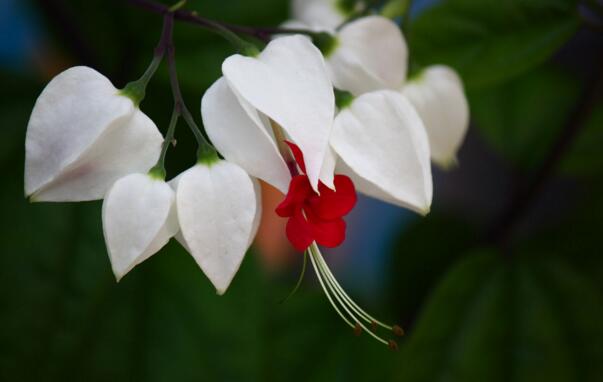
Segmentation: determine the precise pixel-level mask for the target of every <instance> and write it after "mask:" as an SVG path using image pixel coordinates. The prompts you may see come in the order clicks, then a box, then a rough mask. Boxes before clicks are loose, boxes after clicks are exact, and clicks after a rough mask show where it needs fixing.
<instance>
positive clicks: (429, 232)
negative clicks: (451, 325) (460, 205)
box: [389, 213, 477, 326]
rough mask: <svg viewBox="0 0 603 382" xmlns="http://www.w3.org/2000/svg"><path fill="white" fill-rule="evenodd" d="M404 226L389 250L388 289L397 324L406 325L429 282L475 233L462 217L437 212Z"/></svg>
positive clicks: (468, 245) (445, 269) (424, 293)
mask: <svg viewBox="0 0 603 382" xmlns="http://www.w3.org/2000/svg"><path fill="white" fill-rule="evenodd" d="M405 228H406V229H405V230H404V232H403V233H402V234H401V235H400V237H399V239H398V241H397V243H396V246H395V248H394V250H393V252H392V256H391V258H392V262H393V264H392V266H391V276H390V279H391V285H390V288H389V290H390V291H391V292H390V294H391V296H390V301H391V305H392V306H395V307H396V309H397V312H398V316H399V317H401V318H402V321H401V324H404V326H408V325H409V324H410V323H411V321H412V320H413V319H414V318H415V314H416V312H417V311H418V310H419V308H420V306H421V305H422V303H423V302H424V300H425V298H427V296H428V295H429V293H430V292H431V288H433V285H434V284H435V283H436V282H437V281H438V280H439V279H440V278H441V277H442V276H443V275H444V274H445V273H446V271H447V270H448V269H449V267H450V266H451V265H453V264H455V263H456V261H458V260H459V259H460V258H461V256H462V255H463V254H464V252H465V251H466V250H467V249H468V248H470V247H471V246H472V245H473V243H474V242H475V241H476V240H477V233H476V231H475V229H474V227H472V225H471V224H469V223H467V222H466V221H463V220H461V219H459V218H455V217H452V216H447V215H442V214H437V213H432V214H429V215H428V216H427V217H425V218H424V219H418V220H416V221H415V222H414V223H413V224H412V225H410V226H409V227H405ZM434 238H437V239H434Z"/></svg>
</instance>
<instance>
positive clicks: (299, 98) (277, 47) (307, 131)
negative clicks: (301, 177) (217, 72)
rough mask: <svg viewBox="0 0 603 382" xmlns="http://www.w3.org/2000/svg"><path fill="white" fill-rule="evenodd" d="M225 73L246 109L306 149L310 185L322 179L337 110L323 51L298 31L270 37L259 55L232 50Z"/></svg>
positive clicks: (315, 185)
mask: <svg viewBox="0 0 603 382" xmlns="http://www.w3.org/2000/svg"><path fill="white" fill-rule="evenodd" d="M222 72H223V73H224V77H225V78H226V80H227V81H228V85H229V87H230V88H231V90H232V91H233V93H234V94H235V95H236V96H237V97H239V99H240V100H241V101H243V102H242V106H243V108H244V109H245V110H246V111H247V112H248V114H250V118H252V119H254V118H257V117H254V116H253V113H251V112H250V110H249V107H247V106H246V103H248V105H249V106H253V108H255V109H257V110H258V111H259V112H260V113H262V114H264V115H265V116H267V117H268V118H270V119H271V120H273V121H275V122H276V123H277V124H278V125H280V126H281V127H282V128H283V129H284V130H285V132H286V133H287V135H288V137H289V138H290V139H291V140H292V141H293V143H295V144H297V145H298V146H299V148H300V149H301V151H302V152H303V154H304V159H305V162H306V172H307V175H308V178H309V180H310V184H311V185H312V187H314V189H318V180H319V177H320V171H321V168H322V163H323V160H324V156H325V152H326V150H327V147H328V142H329V136H330V135H331V128H332V125H333V118H334V114H335V97H334V94H333V88H332V86H331V82H330V80H329V76H328V73H327V69H326V65H325V62H324V59H323V57H322V54H321V53H320V51H319V50H318V49H317V48H316V47H315V46H314V45H312V43H311V42H310V41H308V39H307V38H305V37H303V36H299V35H295V36H287V37H281V38H277V39H275V40H272V41H271V42H270V43H269V44H268V45H267V46H266V48H265V49H264V51H262V53H261V54H260V55H259V56H258V57H257V58H252V57H245V56H241V55H234V56H231V57H228V58H227V59H226V60H225V61H224V63H223V64H222Z"/></svg>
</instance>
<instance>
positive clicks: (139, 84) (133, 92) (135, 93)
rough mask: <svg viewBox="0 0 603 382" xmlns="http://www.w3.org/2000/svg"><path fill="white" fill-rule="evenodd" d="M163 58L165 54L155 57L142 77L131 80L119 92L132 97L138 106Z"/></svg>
mask: <svg viewBox="0 0 603 382" xmlns="http://www.w3.org/2000/svg"><path fill="white" fill-rule="evenodd" d="M162 58H163V54H160V55H156V56H155V57H153V60H152V61H151V63H150V64H149V67H148V68H147V70H145V72H144V74H143V75H142V77H140V78H139V79H137V80H136V81H132V82H129V83H128V84H127V85H126V86H125V87H124V88H123V89H121V90H120V91H119V94H121V95H123V96H124V97H128V98H130V99H131V100H132V102H134V105H136V107H138V106H139V105H140V103H141V102H142V100H143V99H144V96H145V94H146V89H147V84H148V83H149V81H150V80H151V78H152V77H153V75H154V74H155V72H156V71H157V68H158V67H159V64H160V63H161V59H162Z"/></svg>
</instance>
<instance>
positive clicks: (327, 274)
mask: <svg viewBox="0 0 603 382" xmlns="http://www.w3.org/2000/svg"><path fill="white" fill-rule="evenodd" d="M309 252H310V260H311V261H312V266H313V267H314V270H315V272H316V276H317V278H318V281H319V283H320V285H321V286H322V288H323V290H324V292H325V294H326V295H327V298H328V300H329V302H330V303H331V305H332V306H333V308H334V309H335V311H336V312H337V313H338V314H339V316H340V317H341V318H342V319H343V320H344V321H345V322H346V323H347V324H348V325H349V326H350V327H352V328H354V329H356V327H357V326H359V327H360V328H362V329H363V330H364V331H365V332H367V333H368V334H370V335H371V336H372V337H373V338H375V339H376V340H377V341H379V342H381V343H383V344H384V345H388V346H389V345H390V342H388V341H386V340H385V339H383V338H381V337H379V336H378V335H377V334H375V333H374V332H373V331H372V330H370V329H369V328H368V327H367V326H366V325H365V324H363V323H362V321H361V320H364V321H365V322H368V323H373V322H374V323H376V324H378V325H381V326H383V327H384V328H386V329H388V330H391V329H392V327H391V326H388V325H385V324H382V323H380V322H379V321H377V320H375V319H373V317H371V316H370V315H369V314H367V313H366V312H365V311H364V310H362V309H361V308H360V307H358V305H357V304H356V303H355V302H354V301H353V300H352V299H351V298H350V297H349V296H348V295H347V294H346V293H345V292H344V291H343V288H342V287H341V286H340V285H339V283H338V282H337V280H336V279H335V277H334V276H333V273H332V272H331V271H330V269H329V267H328V266H327V263H326V262H325V260H324V259H323V257H322V255H321V253H320V250H319V249H318V246H317V245H316V243H313V244H312V246H311V247H310V249H309ZM325 284H326V286H325ZM331 294H333V296H334V297H335V300H336V301H337V302H338V303H339V305H340V306H341V307H342V308H343V310H344V311H345V312H346V313H347V314H348V316H349V317H350V318H351V319H352V320H353V321H354V322H355V323H356V325H354V324H352V323H351V322H350V320H349V319H348V318H347V317H346V316H344V314H342V312H341V311H340V310H339V308H338V307H337V305H336V304H335V302H334V301H333V298H332V297H331ZM352 312H353V313H352ZM354 313H355V314H354Z"/></svg>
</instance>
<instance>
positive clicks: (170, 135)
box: [149, 105, 180, 180]
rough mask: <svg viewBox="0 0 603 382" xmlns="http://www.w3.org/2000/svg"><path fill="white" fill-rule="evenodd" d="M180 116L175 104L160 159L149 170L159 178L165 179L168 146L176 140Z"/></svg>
mask: <svg viewBox="0 0 603 382" xmlns="http://www.w3.org/2000/svg"><path fill="white" fill-rule="evenodd" d="M179 117H180V110H179V108H178V107H176V105H174V111H172V118H171V119H170V125H169V127H168V131H167V133H166V134H165V138H164V140H163V145H162V146H161V154H160V155H159V160H158V161H157V164H156V165H155V167H153V168H152V169H151V171H149V174H151V175H153V176H156V177H157V178H159V179H161V180H164V179H165V175H166V171H165V157H166V155H167V151H168V148H169V147H170V144H171V143H172V142H173V141H174V133H175V131H176V125H177V123H178V118H179Z"/></svg>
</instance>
